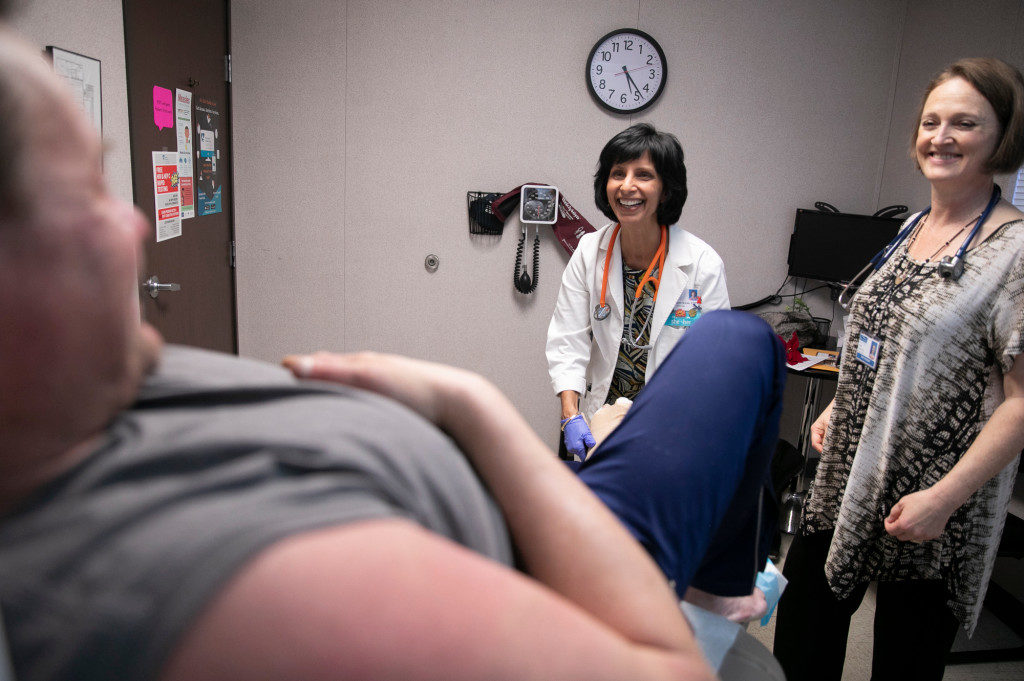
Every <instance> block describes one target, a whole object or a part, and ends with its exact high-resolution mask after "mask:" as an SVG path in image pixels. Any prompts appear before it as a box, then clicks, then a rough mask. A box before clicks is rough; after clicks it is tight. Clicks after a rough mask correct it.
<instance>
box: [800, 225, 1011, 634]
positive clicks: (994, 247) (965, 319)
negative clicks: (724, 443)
mask: <svg viewBox="0 0 1024 681" xmlns="http://www.w3.org/2000/svg"><path fill="white" fill-rule="evenodd" d="M965 265H966V266H965V268H964V272H963V276H962V277H961V278H960V279H959V280H958V281H954V280H952V279H942V278H941V277H939V275H938V274H937V272H936V264H935V263H921V262H917V261H915V260H912V259H911V258H910V257H909V256H908V255H907V244H906V242H904V244H902V245H901V246H899V247H898V248H897V250H896V251H895V253H893V255H892V257H891V258H890V259H889V260H888V261H887V262H886V263H885V265H883V266H882V268H881V269H879V270H878V271H877V272H875V273H874V274H873V275H872V276H871V277H870V278H869V279H868V280H867V282H865V284H864V285H863V286H862V287H861V288H860V290H859V292H858V293H857V295H856V296H855V297H854V299H853V305H852V307H851V314H850V322H849V326H848V333H847V337H846V340H845V346H844V352H843V357H842V359H841V363H840V375H839V383H838V386H837V390H836V398H835V406H834V407H833V410H832V417H831V421H830V425H829V429H828V433H827V436H826V438H825V443H824V453H823V455H822V457H821V462H820V463H819V465H818V470H817V474H816V476H815V479H814V482H813V484H812V486H811V489H812V492H811V495H810V497H809V498H808V501H807V505H806V508H805V511H804V520H803V525H802V532H804V533H805V534H807V533H812V532H821V531H831V530H834V536H833V539H832V546H831V550H830V551H829V556H828V559H827V561H826V564H825V574H826V577H827V578H828V581H829V584H830V585H831V587H832V590H833V591H834V592H835V594H836V595H837V596H839V597H845V596H847V595H848V594H849V593H850V592H851V591H852V589H853V588H854V587H855V586H856V585H858V584H862V583H864V582H867V581H872V580H878V581H894V580H905V579H942V580H944V581H945V584H946V587H947V590H948V592H949V594H950V600H949V602H948V605H949V607H950V608H951V610H952V612H953V614H954V615H956V617H957V618H958V619H959V620H960V621H961V623H962V624H963V625H964V628H965V629H967V630H968V632H969V633H973V631H974V627H975V626H976V625H977V621H978V614H979V612H980V610H981V603H982V600H983V598H984V594H985V589H986V588H987V585H988V579H989V576H990V574H991V571H992V565H993V563H994V561H995V554H996V548H997V547H998V545H999V539H1000V536H1001V535H1002V531H1003V524H1004V521H1005V518H1006V508H1007V503H1008V501H1009V497H1010V492H1011V489H1012V487H1013V482H1014V477H1015V475H1016V470H1017V464H1018V462H1019V457H1018V458H1017V459H1016V460H1015V461H1014V462H1013V463H1012V464H1010V465H1009V466H1007V467H1006V468H1005V469H1004V470H1003V471H1002V472H1001V473H999V474H997V475H996V476H995V477H994V478H992V479H991V480H989V481H988V482H987V483H985V484H984V485H983V486H982V487H981V488H980V489H979V490H978V491H977V492H975V494H974V495H972V496H971V498H970V499H969V500H968V501H967V503H965V504H964V505H963V506H961V507H960V508H959V509H957V510H956V511H955V512H954V513H953V515H952V516H951V517H950V519H949V522H948V523H947V525H946V529H945V530H944V531H943V533H942V536H941V537H939V538H938V539H936V540H933V541H927V542H923V543H921V544H915V543H911V542H901V541H899V540H897V539H896V538H895V537H892V536H890V535H888V534H887V533H886V532H885V528H884V525H883V522H882V521H883V520H884V518H885V517H886V516H887V515H888V513H889V510H890V509H891V508H892V506H893V505H894V504H895V503H896V502H897V501H899V500H900V498H902V497H903V496H905V495H907V494H910V493H912V492H916V491H918V490H921V489H925V488H927V487H930V486H931V485H933V484H935V483H936V482H937V481H938V480H939V479H940V478H942V477H943V476H944V475H945V474H946V473H947V472H949V470H950V469H951V468H952V467H953V465H954V464H956V463H957V461H959V460H960V457H961V456H963V454H964V452H965V451H966V450H967V448H968V447H969V446H970V445H971V443H972V442H973V441H974V438H975V436H976V435H977V434H978V432H979V431H980V430H981V428H982V427H983V426H984V425H985V423H986V422H987V421H988V419H989V417H991V415H992V412H993V410H994V409H995V408H996V407H997V406H998V405H999V404H1000V403H1001V402H1002V400H1003V379H1002V375H1003V374H1004V373H1006V372H1008V371H1009V370H1010V368H1011V366H1012V364H1013V360H1014V357H1015V356H1016V355H1018V354H1020V353H1021V352H1022V351H1024V338H1022V330H1024V222H1022V221H1015V222H1011V223H1007V224H1004V225H1002V226H1001V227H1000V228H999V229H998V230H997V231H996V232H995V233H994V234H993V235H992V236H990V237H989V238H988V239H987V240H986V241H984V242H983V243H981V244H979V245H978V246H976V247H974V248H972V249H971V250H970V251H968V253H967V257H966V258H965ZM861 332H865V333H867V334H869V335H870V336H872V337H874V338H876V339H878V340H879V341H880V350H879V354H878V358H877V370H872V369H870V368H868V367H867V366H866V365H865V364H863V363H862V362H860V361H858V360H857V359H856V354H857V352H856V349H857V344H858V339H859V338H860V334H861Z"/></svg>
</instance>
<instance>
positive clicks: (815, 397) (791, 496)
mask: <svg viewBox="0 0 1024 681" xmlns="http://www.w3.org/2000/svg"><path fill="white" fill-rule="evenodd" d="M786 372H787V373H788V374H789V375H790V376H803V377H804V378H806V379H807V387H806V388H805V389H804V404H803V407H802V412H801V414H800V435H799V438H798V439H797V443H796V451H797V453H798V454H800V457H801V459H802V465H801V466H800V474H799V475H798V476H797V477H796V479H795V480H793V482H792V483H791V484H790V490H789V493H788V494H786V495H784V496H783V499H782V507H783V509H784V515H783V521H782V531H783V532H785V533H787V534H795V533H796V531H797V528H799V526H800V514H801V512H802V511H803V505H804V497H805V495H806V492H807V488H808V487H809V486H810V482H809V480H808V473H809V472H808V470H807V464H808V461H809V460H810V456H811V454H810V452H811V425H812V424H813V423H814V420H815V419H816V418H818V414H820V413H821V407H820V405H819V404H818V401H819V398H820V392H821V382H822V381H836V380H838V379H839V373H838V372H836V371H829V370H827V369H815V368H813V367H811V368H810V369H804V370H803V371H795V370H793V369H789V368H787V369H786Z"/></svg>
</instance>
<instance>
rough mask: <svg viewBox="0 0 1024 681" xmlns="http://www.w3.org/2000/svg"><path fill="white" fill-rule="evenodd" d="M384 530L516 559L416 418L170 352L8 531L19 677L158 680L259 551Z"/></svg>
mask: <svg viewBox="0 0 1024 681" xmlns="http://www.w3.org/2000/svg"><path fill="white" fill-rule="evenodd" d="M381 517H400V518H408V519H410V520H412V521H413V522H416V523H418V524H420V525H422V526H423V527H425V528H427V529H430V530H432V531H434V532H437V533H438V534H440V535H442V536H445V537H448V538H450V539H452V540H453V541H456V542H458V543H460V544H463V545H465V546H467V547H469V548H471V549H473V550H475V551H477V552H478V553H481V554H483V555H485V556H487V557H490V558H492V559H494V560H497V561H499V562H502V563H504V564H511V562H512V551H511V547H510V541H509V538H508V534H507V531H506V528H505V525H504V522H503V520H502V517H501V515H500V512H499V511H498V509H497V507H496V506H495V504H494V503H493V501H492V500H491V499H490V497H489V496H488V495H487V493H486V491H485V489H484V488H483V486H482V484H481V483H480V481H479V480H478V479H477V478H476V475H475V473H474V472H473V470H472V469H471V468H470V466H469V465H468V463H467V462H466V461H465V459H464V458H463V457H462V454H461V453H460V452H459V451H458V449H457V448H456V447H455V445H454V443H452V442H451V440H450V439H448V438H447V437H446V436H445V435H444V434H443V433H441V432H440V431H439V430H437V429H436V428H435V427H433V426H432V425H431V424H429V423H427V422H426V421H424V420H423V419H421V418H420V417H418V416H417V415H416V414H414V413H412V412H411V411H409V410H408V409H406V408H404V407H402V406H401V405H398V404H397V403H394V402H392V401H389V400H386V399H383V398H380V397H378V396H375V395H371V394H369V393H365V392H362V391H358V390H354V389H348V388H344V387H338V386H332V385H327V384H320V383H310V382H304V383H300V382H298V381H296V380H294V379H293V378H292V377H291V376H290V374H288V373H287V372H285V371H284V370H283V369H280V368H278V367H274V366H271V365H267V364H262V363H259V362H253V361H249V360H243V359H237V358H234V357H229V356H226V355H221V354H216V353H210V352H206V351H201V350H194V349H186V348H180V347H171V348H168V349H167V351H166V353H165V356H164V360H163V363H162V366H161V368H160V370H159V371H158V372H157V374H155V375H154V376H152V377H151V378H150V379H149V380H148V381H147V383H146V385H145V386H144V387H143V389H142V391H141V393H140V395H139V400H138V402H137V403H136V404H135V405H133V407H132V408H131V409H129V410H127V411H125V412H124V413H122V414H121V415H119V416H118V417H117V418H116V419H115V420H114V421H113V422H112V423H111V425H110V427H109V428H108V430H107V432H106V433H105V437H104V442H102V443H101V444H100V445H99V446H98V447H97V448H96V450H95V451H94V452H93V453H92V454H91V455H90V456H89V457H88V458H86V459H85V460H84V461H83V462H82V463H80V464H79V465H78V466H77V467H76V468H74V469H73V470H71V471H69V472H67V473H66V474H64V475H63V476H61V477H60V478H59V479H57V480H55V481H53V482H52V483H51V484H49V485H47V486H45V487H43V488H42V489H40V490H38V491H37V493H36V494H35V495H34V496H33V497H32V498H31V499H29V500H28V501H27V502H26V503H25V504H23V505H22V506H21V507H19V508H17V509H15V510H14V511H13V512H11V513H10V514H9V515H7V516H6V517H3V518H0V604H2V607H3V616H4V624H5V626H6V627H7V635H8V640H9V644H10V647H11V652H12V658H13V661H14V666H15V672H16V675H17V678H18V679H19V681H42V680H44V679H45V680H47V681H50V680H66V681H88V680H90V679H118V680H119V681H130V680H133V679H140V680H141V679H152V678H154V677H155V676H156V675H157V674H158V673H159V670H160V669H161V667H162V665H163V664H164V663H165V661H166V658H167V655H168V654H169V653H170V652H171V651H172V650H173V647H174V645H175V643H176V642H177V641H178V639H179V637H180V636H181V635H182V633H183V632H184V631H185V630H186V629H187V628H188V626H189V624H190V622H191V621H192V620H193V619H194V618H195V617H196V616H197V614H198V613H199V612H200V610H201V609H202V608H203V606H204V605H205V604H206V603H207V602H209V600H210V599H211V598H212V597H213V596H214V595H216V594H217V592H218V591H219V590H220V589H221V588H222V587H223V585H224V584H225V582H226V581H227V580H228V579H230V578H231V577H232V576H233V575H234V574H235V573H236V572H237V571H238V570H239V569H240V568H241V567H242V566H244V565H245V564H246V562H247V561H249V560H251V559H252V558H253V557H254V555H255V554H256V553H257V552H259V551H260V550H261V549H264V548H266V547H267V546H269V545H271V544H273V543H274V542H276V541H278V540H281V539H283V538H285V537H288V536H290V535H294V534H297V533H300V532H304V531H308V530H313V529H316V528H322V527H325V526H331V525H339V524H344V523H349V522H356V521H360V520H365V519H370V518H381Z"/></svg>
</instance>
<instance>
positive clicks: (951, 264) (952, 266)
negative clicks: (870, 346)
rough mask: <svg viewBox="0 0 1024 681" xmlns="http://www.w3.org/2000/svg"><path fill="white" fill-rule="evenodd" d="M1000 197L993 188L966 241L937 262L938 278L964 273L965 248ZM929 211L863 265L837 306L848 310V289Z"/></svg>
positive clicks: (876, 265) (874, 268) (881, 262)
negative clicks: (953, 252)
mask: <svg viewBox="0 0 1024 681" xmlns="http://www.w3.org/2000/svg"><path fill="white" fill-rule="evenodd" d="M1000 196H1002V191H1001V190H1000V189H999V185H995V186H993V188H992V198H991V199H989V201H988V205H987V206H985V210H984V211H982V213H981V217H979V218H978V221H977V222H975V223H974V229H972V230H971V233H970V234H968V235H967V238H966V239H964V242H963V244H961V246H960V248H959V249H957V252H956V254H955V255H947V256H946V257H945V258H943V259H942V260H941V261H940V262H939V265H938V267H937V268H936V269H937V270H938V273H939V276H940V277H942V278H943V279H952V280H953V281H956V280H958V279H959V278H960V276H961V275H962V274H963V273H964V258H965V257H966V254H967V247H968V246H969V245H970V244H971V241H973V240H974V237H975V236H977V234H978V230H979V229H981V226H982V225H983V224H984V223H985V220H987V219H988V215H989V213H991V212H992V209H993V208H995V207H996V204H997V203H999V198H1000ZM931 209H932V207H931V206H928V207H927V208H925V209H924V210H923V211H921V212H920V213H918V215H917V217H915V218H914V219H913V220H911V221H910V224H908V225H907V226H906V227H904V228H903V229H902V230H900V233H899V234H897V235H896V238H895V239H893V240H892V241H890V242H889V244H888V245H887V246H886V247H885V248H883V249H882V250H880V251H879V252H878V253H876V254H875V257H873V258H871V262H869V263H868V264H867V265H865V266H864V269H862V270H861V271H860V272H858V273H857V274H855V275H854V276H853V279H851V280H850V283H848V284H847V285H846V286H845V287H843V291H842V293H840V294H839V305H840V306H841V307H842V308H843V309H844V310H848V309H850V298H851V297H852V295H851V294H850V289H851V288H857V287H858V286H860V284H861V283H863V282H864V280H865V279H867V277H866V276H865V274H867V273H868V272H869V270H870V271H872V272H875V271H877V270H878V269H879V268H881V266H882V265H884V264H885V261H886V260H888V259H889V257H890V256H891V255H892V254H893V251H895V250H896V249H897V248H898V247H899V245H900V244H901V243H903V241H904V240H905V239H906V238H907V236H909V235H910V233H911V232H913V231H914V227H916V226H917V223H918V222H920V221H921V218H923V217H924V216H925V215H927V214H928V213H929V212H930V211H931Z"/></svg>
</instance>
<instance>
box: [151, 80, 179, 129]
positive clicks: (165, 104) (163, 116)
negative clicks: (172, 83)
mask: <svg viewBox="0 0 1024 681" xmlns="http://www.w3.org/2000/svg"><path fill="white" fill-rule="evenodd" d="M153 122H154V123H156V127H157V128H158V129H160V130H163V129H164V128H171V127H174V97H173V95H172V93H171V91H170V90H168V89H167V88H165V87H160V86H159V85H154V86H153Z"/></svg>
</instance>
